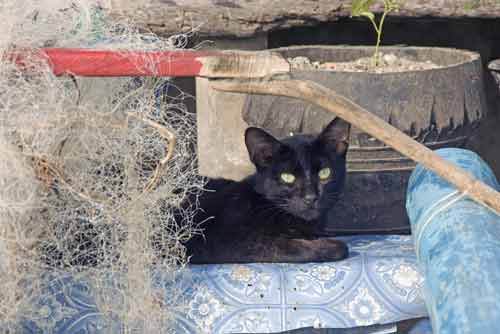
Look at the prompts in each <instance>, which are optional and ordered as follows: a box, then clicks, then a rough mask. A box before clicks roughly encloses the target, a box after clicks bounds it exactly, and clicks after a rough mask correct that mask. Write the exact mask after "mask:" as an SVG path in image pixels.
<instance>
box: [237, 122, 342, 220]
mask: <svg viewBox="0 0 500 334" xmlns="http://www.w3.org/2000/svg"><path fill="white" fill-rule="evenodd" d="M349 131H350V125H349V123H347V122H345V121H343V120H342V119H340V118H338V117H337V118H335V119H334V120H333V121H332V122H330V123H329V124H328V125H327V126H326V127H325V129H324V130H323V131H322V132H321V133H320V134H319V135H317V136H313V135H295V136H292V137H289V138H286V139H282V140H278V139H276V138H274V137H273V136H272V135H270V134H268V133H267V132H265V131H264V130H262V129H259V128H254V127H250V128H248V129H247V130H246V132H245V143H246V146H247V149H248V153H249V155H250V160H251V161H252V162H253V164H254V165H255V167H256V168H257V173H256V174H255V190H256V191H257V192H258V193H260V194H262V195H263V196H265V197H266V198H267V199H268V200H270V201H272V202H273V203H274V204H275V205H276V206H277V207H280V208H282V209H283V210H285V211H287V212H289V213H291V214H292V215H294V216H297V217H300V218H303V219H305V220H314V219H318V218H319V216H320V213H321V212H322V211H324V210H325V209H329V208H331V207H332V206H333V204H334V203H335V202H336V201H337V198H338V195H339V194H340V192H341V190H342V188H343V185H344V181H345V175H346V153H347V148H348V140H349Z"/></svg>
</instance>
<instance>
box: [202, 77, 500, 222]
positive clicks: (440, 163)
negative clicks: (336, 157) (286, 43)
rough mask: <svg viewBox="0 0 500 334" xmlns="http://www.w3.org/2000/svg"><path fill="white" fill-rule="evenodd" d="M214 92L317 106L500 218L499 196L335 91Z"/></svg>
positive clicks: (234, 84)
mask: <svg viewBox="0 0 500 334" xmlns="http://www.w3.org/2000/svg"><path fill="white" fill-rule="evenodd" d="M211 83H212V87H213V88H214V89H217V90H221V91H225V92H234V93H247V94H262V95H267V94H269V95H277V96H286V97H293V98H298V99H301V100H304V101H307V102H310V103H313V104H316V105H318V106H320V107H322V108H324V109H325V110H327V111H330V112H333V113H335V114H336V115H337V116H338V117H340V118H342V119H344V120H345V121H347V122H349V123H351V124H352V125H354V126H356V127H357V128H359V129H361V130H363V131H364V132H366V133H368V134H370V135H371V136H373V137H375V138H377V139H378V140H380V141H382V142H384V143H386V144H387V145H389V146H391V147H392V148H394V149H395V150H397V151H399V152H400V153H402V154H404V155H406V156H407V157H409V158H411V159H413V160H414V161H416V162H417V163H420V164H421V165H423V166H424V167H425V168H427V169H429V170H431V171H433V172H435V173H436V174H438V175H439V176H441V177H442V178H444V179H445V180H447V181H448V182H450V183H451V184H453V185H454V186H455V187H457V188H458V189H459V190H460V191H462V192H463V193H464V194H466V195H468V196H469V197H470V198H472V199H473V200H475V201H476V202H479V203H481V204H483V205H485V206H486V207H488V208H490V209H491V210H493V211H495V212H496V213H497V214H500V193H499V192H497V191H496V190H494V189H492V188H491V187H489V186H487V185H486V184H484V183H483V182H481V181H479V180H476V179H475V178H474V177H473V176H472V175H470V174H469V173H467V172H465V171H464V170H462V169H461V168H459V167H457V166H455V165H453V164H452V163H450V162H448V161H446V160H445V159H443V158H441V157H440V156H439V155H437V154H436V153H434V152H433V151H432V150H430V149H429V148H427V147H426V146H424V145H422V144H421V143H419V142H417V141H415V140H413V139H412V138H410V137H409V136H407V135H406V134H404V133H403V132H402V131H400V130H398V129H396V128H395V127H393V126H391V125H390V124H388V123H387V122H385V121H384V120H382V119H381V118H379V117H377V116H376V115H374V114H372V113H370V112H369V111H367V110H366V109H364V108H363V107H361V106H359V105H357V104H356V103H354V102H353V101H351V100H349V99H347V98H345V97H343V96H341V95H339V94H337V93H336V92H335V91H333V90H331V89H328V88H326V87H324V86H321V85H319V84H317V83H315V82H312V81H307V80H293V79H283V80H278V79H274V80H273V79H270V80H256V79H249V80H235V79H232V80H212V81H211Z"/></svg>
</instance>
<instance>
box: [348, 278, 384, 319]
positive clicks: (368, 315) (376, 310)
mask: <svg viewBox="0 0 500 334" xmlns="http://www.w3.org/2000/svg"><path fill="white" fill-rule="evenodd" d="M346 304H347V306H346V307H345V309H347V312H348V313H349V316H350V317H351V319H353V321H354V322H355V323H356V325H359V326H367V325H373V324H374V323H378V322H379V321H380V320H381V319H382V317H383V315H384V313H385V311H384V309H383V307H382V305H381V304H380V303H379V302H378V301H377V300H376V299H375V298H374V297H373V295H372V294H371V293H370V291H368V289H367V288H366V287H362V288H359V289H358V290H357V291H356V293H355V297H354V299H352V300H351V301H348V302H346Z"/></svg>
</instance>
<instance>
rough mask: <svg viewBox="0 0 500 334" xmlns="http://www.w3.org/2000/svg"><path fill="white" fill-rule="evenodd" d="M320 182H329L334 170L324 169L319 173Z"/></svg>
mask: <svg viewBox="0 0 500 334" xmlns="http://www.w3.org/2000/svg"><path fill="white" fill-rule="evenodd" d="M318 176H319V179H320V180H327V179H329V178H330V177H331V176H332V170H331V169H330V168H328V167H327V168H323V169H321V170H320V171H319V173H318Z"/></svg>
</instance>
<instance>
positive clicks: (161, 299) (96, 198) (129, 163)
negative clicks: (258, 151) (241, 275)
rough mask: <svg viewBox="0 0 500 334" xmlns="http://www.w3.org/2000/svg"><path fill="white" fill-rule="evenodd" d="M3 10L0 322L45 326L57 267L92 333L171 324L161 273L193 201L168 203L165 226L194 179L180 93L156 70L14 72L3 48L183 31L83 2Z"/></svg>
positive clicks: (141, 44) (107, 42) (10, 2)
mask: <svg viewBox="0 0 500 334" xmlns="http://www.w3.org/2000/svg"><path fill="white" fill-rule="evenodd" d="M0 8H1V9H0V29H1V30H0V54H1V55H2V57H1V59H0V282H1V284H0V332H2V333H3V332H5V333H17V332H20V331H21V327H22V326H25V325H23V324H26V323H28V324H30V326H35V328H38V329H39V330H40V331H41V332H43V333H50V332H53V331H55V330H56V329H55V328H54V326H55V325H56V324H55V323H54V321H53V320H50V321H49V320H48V318H49V317H48V316H47V314H44V313H43V312H47V309H46V308H44V307H40V304H39V300H40V298H42V299H43V298H44V296H48V295H49V294H50V291H49V292H47V291H48V290H50V288H51V287H52V286H53V284H54V282H64V281H65V279H66V278H68V277H71V280H72V281H77V282H80V281H81V282H85V284H87V285H88V286H89V289H90V290H92V291H93V297H94V299H95V302H96V304H97V309H98V310H99V312H100V314H101V315H102V317H101V318H100V320H99V322H100V324H99V326H101V332H110V333H117V327H116V324H117V323H118V324H119V327H118V328H119V331H120V332H123V333H129V332H136V333H158V332H168V331H169V330H170V331H173V329H172V328H171V327H172V326H173V324H174V321H173V317H174V314H175V313H176V312H178V311H182V309H181V308H182V307H183V303H182V302H183V301H182V293H181V291H180V290H179V289H178V288H176V287H175V284H170V283H173V282H174V281H175V280H177V279H178V275H181V274H182V269H183V266H184V265H185V264H186V260H187V259H186V254H185V250H184V247H183V246H182V242H183V241H185V240H187V239H188V238H189V237H190V236H191V235H192V234H193V233H194V232H195V227H194V226H193V224H192V222H191V218H192V215H193V213H194V210H195V209H196V208H195V207H194V206H193V207H184V208H183V209H182V211H176V212H177V215H180V217H181V218H182V219H181V220H182V223H181V224H176V223H175V221H174V217H173V215H174V208H175V207H177V206H178V205H179V203H180V202H181V201H182V200H183V199H184V198H185V196H186V195H187V194H193V193H197V192H198V191H199V190H200V189H201V187H202V185H203V180H202V178H200V177H199V176H198V175H197V173H196V167H195V157H194V153H193V152H194V148H193V147H194V142H195V135H196V131H195V127H194V126H195V119H194V115H193V114H192V113H190V112H189V111H188V110H187V109H186V107H185V105H184V100H185V99H186V98H189V96H187V95H185V94H183V93H182V92H181V91H179V90H178V89H176V87H175V86H174V85H173V84H172V83H171V82H170V81H169V80H168V79H167V78H92V79H90V78H74V77H68V76H66V77H55V76H54V75H53V74H52V72H51V70H50V68H49V67H48V65H47V63H46V62H44V61H43V60H40V59H39V58H37V57H35V56H33V57H31V58H28V59H26V60H25V62H24V65H25V67H24V69H22V70H21V69H19V68H18V67H16V65H14V64H13V63H12V62H11V61H10V60H9V57H8V55H9V54H10V53H12V52H13V50H25V49H27V48H38V47H77V48H82V47H87V48H93V49H104V48H106V49H117V50H120V52H123V56H124V57H126V56H127V50H174V49H178V48H182V47H184V46H185V43H186V39H187V36H186V35H178V36H173V37H170V38H168V39H160V38H157V37H156V36H154V35H152V34H145V33H139V32H138V31H137V30H135V29H134V28H133V27H132V25H130V24H128V23H127V22H124V21H121V20H120V21H118V20H116V19H112V18H109V17H107V16H106V13H107V11H106V8H108V7H107V4H105V3H104V4H103V3H102V2H101V3H97V2H96V1H90V0H88V1H85V0H38V1H35V0H31V1H29V0H21V1H18V0H6V1H2V2H1V4H0ZM178 218H179V217H178ZM159 282H160V283H159ZM61 284H62V283H61ZM63 291H65V290H64V289H63Z"/></svg>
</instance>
